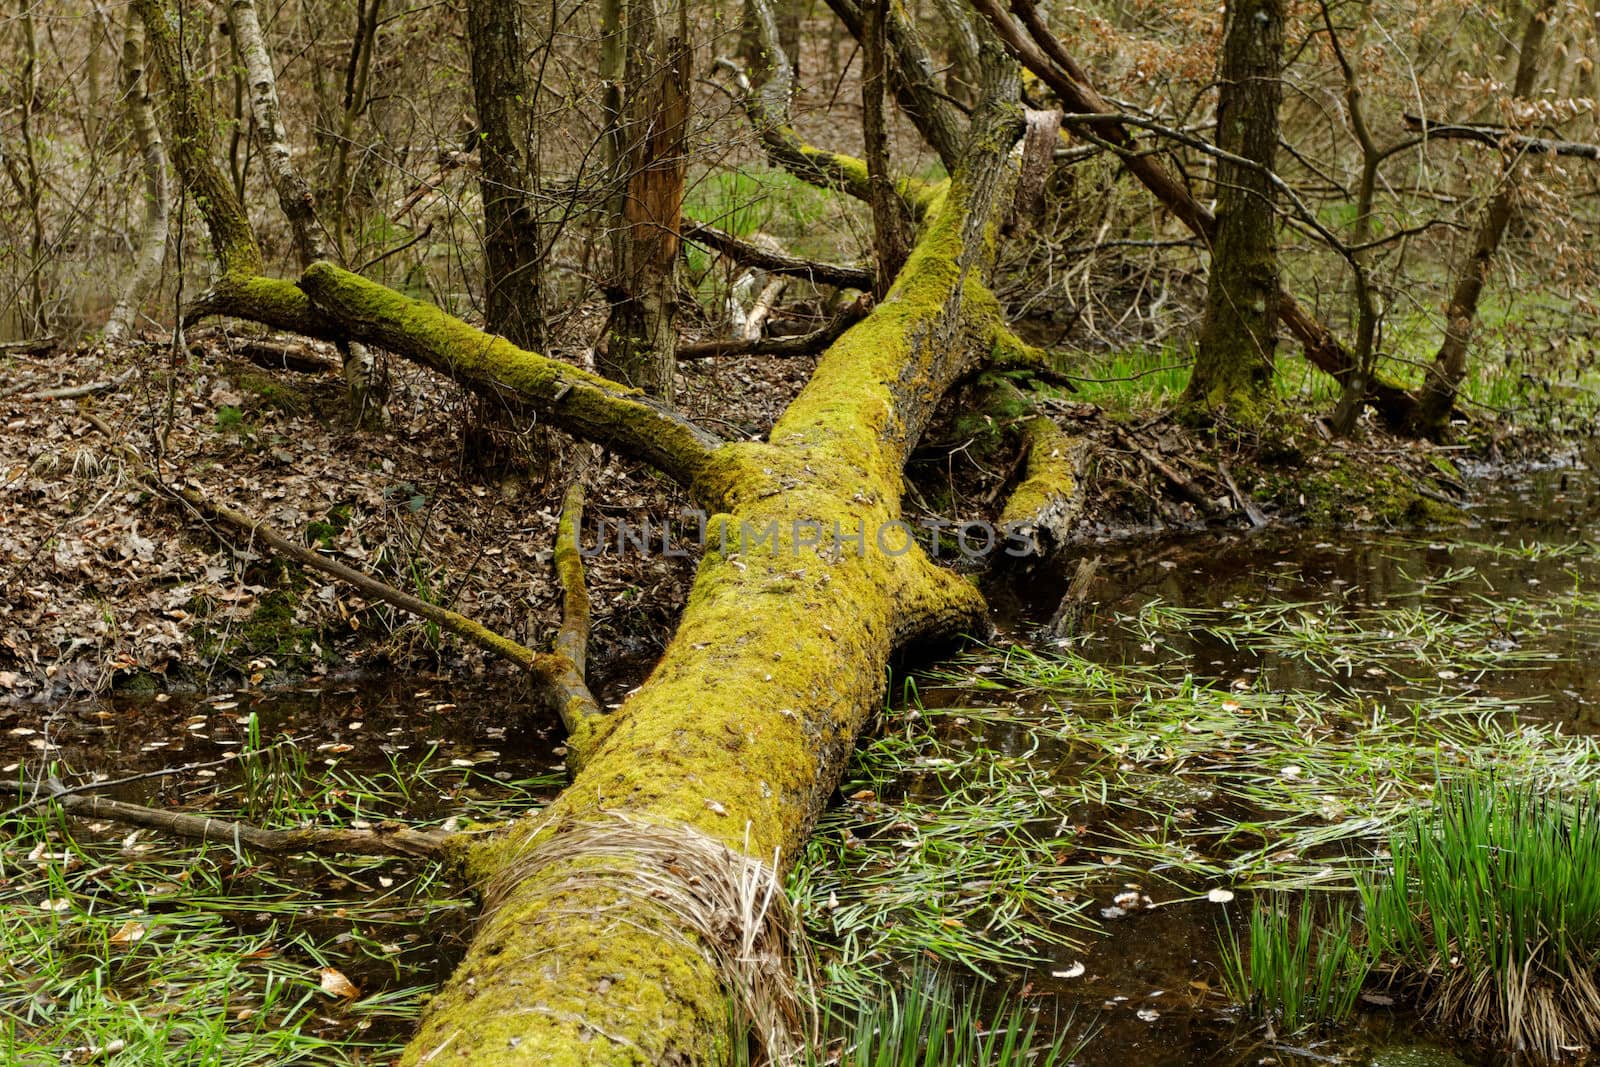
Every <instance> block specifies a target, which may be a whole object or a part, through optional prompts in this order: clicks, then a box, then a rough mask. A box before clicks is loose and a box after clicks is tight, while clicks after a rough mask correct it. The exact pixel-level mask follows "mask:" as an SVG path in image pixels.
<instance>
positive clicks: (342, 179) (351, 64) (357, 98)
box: [332, 0, 383, 259]
mask: <svg viewBox="0 0 1600 1067" xmlns="http://www.w3.org/2000/svg"><path fill="white" fill-rule="evenodd" d="M382 7H383V0H356V25H355V33H354V35H353V36H352V37H351V41H350V57H349V59H348V60H347V61H346V63H345V71H344V95H343V97H342V98H341V107H340V109H339V135H338V137H337V138H336V139H335V141H334V145H333V180H332V187H333V226H334V245H335V246H336V247H337V249H338V251H339V257H340V259H344V258H345V257H346V256H348V255H349V254H350V248H349V231H350V193H351V184H352V178H351V175H350V152H351V149H352V148H354V147H355V135H356V119H357V118H359V117H360V115H361V112H362V111H364V110H365V109H366V106H367V82H368V79H369V77H370V76H371V73H372V53H373V51H374V50H375V49H376V48H377V37H378V15H379V13H380V11H381V10H382Z"/></svg>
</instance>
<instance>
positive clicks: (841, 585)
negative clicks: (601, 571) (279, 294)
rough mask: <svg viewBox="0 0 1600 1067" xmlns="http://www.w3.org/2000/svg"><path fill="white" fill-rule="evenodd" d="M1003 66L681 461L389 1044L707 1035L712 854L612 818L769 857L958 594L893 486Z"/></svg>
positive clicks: (929, 391)
mask: <svg viewBox="0 0 1600 1067" xmlns="http://www.w3.org/2000/svg"><path fill="white" fill-rule="evenodd" d="M1004 80H1005V81H1007V82H1009V83H1010V84H1008V85H1005V86H1004V87H1005V88H1007V89H1009V90H1010V91H1009V92H1007V93H1004V94H1001V98H1000V101H998V102H997V101H993V100H991V102H990V103H988V104H986V105H985V106H984V107H983V108H981V109H980V112H979V115H978V118H977V120H976V121H975V123H974V129H973V133H972V135H971V136H970V138H969V142H968V154H967V157H966V161H965V163H964V165H963V166H962V167H961V169H960V170H959V171H958V172H957V174H956V176H955V177H954V178H953V179H952V180H951V181H950V182H949V183H948V184H947V185H946V186H945V187H944V188H943V189H942V190H941V191H940V193H939V195H938V196H937V198H936V201H935V202H934V203H933V204H932V205H931V206H930V209H929V212H928V216H927V221H926V223H925V226H924V229H923V232H922V235H921V238H920V240H919V241H918V242H917V244H916V246H915V247H914V249H913V251H912V253H911V256H910V259H909V260H908V262H907V265H906V268H905V270H904V272H903V273H902V274H901V276H900V278H899V280H898V281H897V283H896V284H895V286H894V288H893V289H892V290H891V291H890V292H889V294H888V295H887V297H886V298H885V300H884V301H883V302H882V303H881V304H880V305H879V306H878V307H877V308H876V309H875V310H874V311H873V313H872V314H871V315H870V316H868V317H867V319H866V320H864V321H863V322H861V323H860V324H859V325H857V326H856V327H855V328H854V329H852V330H850V331H849V332H848V333H846V334H845V335H844V337H842V338H841V339H840V340H839V341H838V342H837V343H835V344H834V345H833V346H832V347H831V348H830V349H829V350H828V351H827V352H826V353H825V354H824V356H823V357H822V359H821V361H820V363H819V365H818V367H817V370H816V373H815V375H814V376H813V378H812V379H811V381H810V382H809V383H808V385H807V386H806V388H805V389H804V390H803V391H802V392H801V394H800V395H799V397H798V398H797V399H796V400H795V401H794V403H793V404H792V405H791V406H790V407H789V409H788V410H787V411H786V412H785V413H784V415H783V416H782V418H781V419H780V420H779V421H778V423H777V425H776V426H775V427H774V429H773V431H772V434H771V437H770V441H768V442H746V443H734V444H727V445H724V446H722V447H721V448H719V449H718V450H717V451H716V452H715V454H714V455H713V456H712V458H711V460H710V462H709V463H707V464H706V465H705V467H704V468H703V470H702V471H701V474H700V476H699V477H698V478H697V479H696V481H695V483H694V492H695V495H696V496H697V497H698V498H699V499H700V500H701V501H702V502H703V503H704V504H705V505H706V506H707V508H708V510H713V511H715V512H716V515H715V517H714V518H713V519H712V520H711V522H710V523H709V528H708V531H707V540H708V545H707V549H706V552H705V556H704V559H703V561H702V563H701V565H700V569H699V573H698V575H697V578H696V581H695V585H694V589H693V591H692V593H691V594H690V598H689V602H688V605H687V607H686V608H685V611H684V615H683V619H682V622H681V624H680V626H679V629H678V631H677V633H676V634H675V635H674V637H673V639H672V642H671V644H670V645H669V647H668V649H667V651H666V654H665V655H664V657H663V658H662V660H661V662H660V663H659V664H658V665H657V667H656V668H655V670H654V671H653V672H652V673H651V675H650V677H649V678H648V679H647V680H646V682H645V683H644V685H642V686H641V687H640V688H639V690H638V691H637V692H636V693H635V694H634V695H633V696H632V697H631V698H630V699H629V700H628V701H627V702H626V703H625V704H624V705H623V707H622V708H621V709H619V710H618V711H617V712H615V713H613V715H612V716H611V717H610V718H609V719H608V720H607V722H606V725H605V727H604V728H602V730H600V731H597V732H596V733H595V734H594V735H593V737H592V738H591V739H590V747H589V748H588V749H587V750H586V751H585V752H584V753H583V760H582V770H581V771H580V772H579V773H578V775H577V776H576V777H575V779H574V781H573V783H572V785H571V786H570V787H569V788H568V789H567V790H566V791H565V792H564V793H562V795H561V796H560V797H559V798H558V799H557V800H556V801H555V802H554V803H553V804H552V805H551V806H550V807H549V808H547V809H546V810H545V811H544V812H542V813H541V814H539V815H538V816H536V817H531V818H529V819H527V820H525V821H523V822H522V823H520V824H518V825H516V826H515V827H514V828H513V829H512V830H511V831H510V832H509V833H508V835H506V836H505V837H503V838H501V839H499V840H496V841H495V842H493V843H491V844H486V845H484V846H482V847H480V848H479V849H477V851H476V854H475V855H474V857H473V861H472V865H471V870H472V873H473V874H474V875H475V876H476V877H477V878H479V879H480V880H482V882H483V883H484V884H485V885H487V886H488V887H489V890H490V892H489V894H488V898H489V901H490V903H489V906H488V907H487V908H486V914H485V916H484V918H483V921H482V925H481V928H480V930H479V933H478V935H477V937H475V939H474V941H473V944H472V947H471V949H470V950H469V952H468V954H467V958H466V960H465V961H464V962H463V964H462V966H461V968H460V969H459V970H458V971H457V973H456V975H455V976H454V977H453V978H452V979H451V981H450V982H449V984H448V985H447V986H446V987H445V989H444V990H443V991H442V992H441V993H440V995H439V996H438V998H437V999H436V1000H435V1001H434V1003H433V1005H432V1007H431V1008H430V1010H429V1012H428V1014H427V1017H426V1019H425V1021H424V1023H423V1026H422V1029H421V1031H420V1033H419V1034H418V1036H417V1037H416V1039H415V1040H414V1042H413V1043H412V1045H411V1046H410V1048H409V1050H408V1052H407V1055H406V1057H405V1059H404V1062H406V1063H413V1064H421V1063H450V1064H454V1063H475V1064H503V1063H523V1062H525V1063H538V1064H549V1065H555V1067H561V1065H572V1067H576V1065H580V1064H582V1065H591V1064H609V1063H628V1064H632V1063H653V1064H699V1063H711V1062H716V1061H717V1060H718V1059H719V1057H721V1056H723V1055H725V1052H726V1049H725V1043H721V1039H720V1038H719V1035H722V1034H725V1033H726V1024H727V1007H726V1000H725V993H724V979H723V976H722V975H721V974H720V973H719V969H718V967H717V966H716V965H715V964H714V962H713V961H714V960H716V959H719V958H722V957H724V956H726V954H727V953H726V951H725V948H726V946H724V950H723V951H719V949H718V946H717V945H716V944H711V943H708V942H712V941H715V940H716V939H717V938H718V937H720V936H723V935H726V936H729V937H733V938H734V939H735V940H737V938H738V937H739V932H740V930H741V929H742V928H743V923H742V921H741V920H740V917H738V916H736V915H727V916H724V917H723V919H724V920H725V921H723V922H722V924H721V926H720V927H719V926H718V925H717V924H716V923H712V924H710V925H708V924H707V923H706V922H704V921H695V920H694V919H693V917H691V916H689V915H687V914H686V909H685V906H684V905H683V904H682V901H683V900H686V899H693V900H704V899H723V898H724V897H725V896H726V894H721V895H719V894H717V893H714V892H711V889H713V888H715V887H714V886H711V885H709V883H711V882H714V881H715V880H716V879H717V878H718V877H719V875H717V874H716V873H715V872H711V871H707V870H705V869H703V865H702V866H700V868H699V869H697V865H695V864H693V863H690V862H687V861H686V862H683V863H680V864H678V865H676V866H675V865H674V864H673V863H671V862H669V861H664V860H662V859H661V858H660V856H659V853H658V851H651V850H647V849H643V848H641V849H639V850H629V849H627V848H622V847H616V846H615V842H616V841H617V840H618V839H619V838H620V839H623V840H626V838H627V835H628V834H629V833H630V832H632V831H631V829H630V828H632V827H641V826H642V827H647V828H650V830H649V832H650V833H654V834H657V835H659V834H661V833H670V834H676V835H679V838H680V839H681V841H682V842H683V848H684V850H685V851H686V853H689V852H692V851H693V850H695V849H699V848H700V847H701V845H702V844H703V843H705V842H711V843H713V845H715V846H716V847H725V848H727V849H728V850H731V851H732V852H734V853H737V854H739V855H741V856H747V857H750V858H752V860H760V861H764V863H763V864H762V869H763V870H764V871H766V872H767V873H766V875H765V877H768V878H770V877H772V876H773V875H774V874H775V873H776V872H778V871H781V870H782V869H783V868H784V867H785V866H786V865H787V864H788V863H789V862H790V861H791V860H792V858H793V857H794V856H795V855H797V854H798V852H799V850H800V847H801V844H802V843H803V841H804V840H805V837H806V835H807V833H808V832H809V831H810V829H811V827H812V825H813V824H814V822H815V820H816V818H817V816H818V814H819V812H820V811H821V809H822V807H823V805H824V803H825V802H826V800H827V798H828V796H829V795H830V794H831V793H832V791H833V790H834V788H835V787H836V785H837V782H838V778H839V775H840V773H841V771H842V769H843V767H844V763H845V760H846V758H847V756H848V754H849V752H850V750H851V747H852V745H853V743H854V741H855V737H856V735H857V733H858V732H859V731H860V730H861V728H862V727H863V725H864V724H865V722H866V721H867V718H868V716H869V715H870V714H871V713H872V710H873V709H874V708H875V707H877V706H878V704H879V702H880V700H881V699H882V694H883V687H884V672H885V666H886V663H887V661H888V657H889V655H890V652H891V650H892V649H893V648H895V647H896V646H897V645H900V644H903V643H905V642H907V641H909V640H912V639H913V638H915V637H917V636H919V635H928V634H932V633H952V632H959V631H960V630H961V629H963V628H966V627H970V626H971V625H973V624H975V623H976V622H977V621H978V620H979V619H980V618H981V617H982V611H983V604H982V600H981V598H980V597H979V596H978V594H977V593H976V591H975V590H974V589H973V588H972V586H971V585H969V584H968V583H967V582H966V581H964V580H962V579H960V578H958V577H956V576H954V575H953V574H951V573H950V572H947V571H944V570H941V569H940V568H938V567H937V566H935V565H934V564H933V563H932V562H931V561H930V560H929V559H928V557H927V556H926V555H925V554H924V553H923V552H922V551H921V550H920V548H918V547H915V546H914V545H910V544H909V543H908V537H909V533H910V531H909V529H908V528H906V527H905V526H904V525H902V524H901V523H900V497H901V491H902V479H903V473H902V471H903V465H904V463H905V460H906V458H907V456H908V455H909V453H910V450H911V448H912V446H913V445H914V444H915V442H916V441H917V439H918V438H919V436H920V435H921V433H922V431H923V429H924V428H925V426H926V425H927V423H928V420H929V418H930V416H931V414H932V412H933V409H934V406H935V405H936V404H937V403H938V402H939V400H940V398H941V397H942V396H943V395H944V393H945V392H946V390H947V389H948V388H949V387H950V385H951V384H952V383H953V382H954V381H956V380H957V379H958V378H959V377H960V376H961V375H963V374H965V373H967V372H968V371H969V370H970V369H971V368H972V367H973V366H975V365H976V363H977V362H978V361H979V360H981V359H983V358H984V357H985V356H986V355H987V353H988V352H989V351H990V348H991V346H992V344H993V335H994V332H995V330H996V329H997V328H998V327H999V322H998V320H997V318H996V315H995V303H994V300H993V298H992V296H990V295H989V294H988V293H987V291H986V290H985V289H984V288H983V283H982V279H983V278H984V276H985V274H986V272H987V270H988V269H989V268H990V266H991V265H992V262H993V248H992V242H993V236H992V235H993V233H994V230H995V227H994V225H993V223H994V221H995V218H996V213H997V210H998V211H1003V210H1004V209H1005V207H1006V201H1007V197H1008V191H1009V187H1010V167H1009V165H1008V163H1007V159H1008V156H1009V153H1010V148H1011V146H1012V144H1014V142H1015V140H1016V137H1017V135H1018V134H1019V133H1020V130H1021V123H1020V113H1019V112H1018V111H1017V110H1016V109H1015V107H1014V105H1013V104H1012V103H1011V101H1012V100H1014V93H1015V83H1014V78H1009V77H1008V78H1006V79H1004ZM312 291H313V294H314V295H316V296H317V298H318V299H319V300H320V295H319V291H318V289H317V288H316V287H312ZM858 538H859V540H858ZM621 813H625V816H626V817H625V818H624V817H623V816H622V814H621ZM607 827H609V828H610V830H609V831H608V830H607V829H606V828H607ZM600 841H606V842H611V844H610V845H608V846H607V847H604V848H602V847H600V845H599V844H597V843H596V842H600ZM725 888H726V887H725ZM674 901H677V902H678V903H673V902H674ZM702 918H703V917H702ZM718 930H721V931H722V932H721V933H717V932H716V931H718Z"/></svg>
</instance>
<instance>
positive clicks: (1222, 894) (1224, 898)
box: [1206, 889, 1233, 904]
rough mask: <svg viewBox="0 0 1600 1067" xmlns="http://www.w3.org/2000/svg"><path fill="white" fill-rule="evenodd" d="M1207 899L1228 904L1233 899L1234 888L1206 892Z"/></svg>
mask: <svg viewBox="0 0 1600 1067" xmlns="http://www.w3.org/2000/svg"><path fill="white" fill-rule="evenodd" d="M1206 899H1207V900H1209V901H1211V903H1213V904H1226V903H1228V902H1229V901H1230V900H1232V899H1233V890H1231V889H1213V890H1211V892H1209V893H1207V894H1206Z"/></svg>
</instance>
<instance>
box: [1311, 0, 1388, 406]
mask: <svg viewBox="0 0 1600 1067" xmlns="http://www.w3.org/2000/svg"><path fill="white" fill-rule="evenodd" d="M1321 8H1322V22H1323V25H1324V26H1325V27H1326V28H1327V31H1328V41H1329V43H1330V44H1331V45H1332V46H1333V53H1334V57H1335V58H1336V59H1337V60H1338V63H1339V70H1340V72H1341V74H1342V75H1343V77H1344V99H1345V110H1346V111H1347V112H1348V113H1349V117H1350V130H1351V132H1352V133H1354V134H1355V138H1356V144H1357V145H1358V146H1360V148H1361V180H1360V185H1359V186H1358V187H1357V190H1356V217H1355V222H1354V223H1353V224H1352V227H1351V235H1350V237H1351V244H1352V245H1353V246H1354V247H1356V248H1358V249H1359V248H1360V247H1361V246H1364V245H1365V244H1366V243H1367V242H1368V241H1369V240H1370V239H1371V237H1372V203H1373V198H1374V196H1375V195H1376V194H1377V188H1378V168H1379V167H1380V166H1381V165H1382V164H1383V161H1384V159H1386V158H1387V157H1388V155H1389V153H1387V152H1385V151H1384V150H1383V149H1382V148H1380V147H1379V146H1378V143H1377V141H1376V140H1374V138H1373V136H1372V129H1371V127H1369V126H1368V125H1367V113H1366V107H1365V105H1364V103H1363V95H1362V92H1361V81H1360V78H1359V77H1358V75H1357V74H1356V70H1355V67H1354V65H1353V64H1352V63H1351V62H1350V60H1349V57H1348V56H1346V55H1345V50H1344V46H1343V44H1341V43H1340V41H1339V33H1338V31H1337V30H1336V29H1334V25H1333V15H1332V13H1331V12H1330V11H1329V10H1328V4H1327V2H1326V0H1322V2H1321ZM1369 260H1370V254H1369V253H1367V252H1362V251H1354V252H1352V253H1351V255H1350V266H1351V267H1352V269H1353V270H1354V271H1355V295H1356V344H1355V348H1354V350H1353V351H1352V352H1351V353H1350V376H1349V377H1348V378H1347V379H1345V382H1344V387H1343V388H1342V389H1341V390H1340V393H1339V403H1338V404H1337V405H1335V407H1334V411H1333V419H1332V422H1333V429H1334V432H1335V433H1337V434H1339V435H1340V436H1348V435H1349V434H1350V433H1351V432H1352V431H1354V429H1355V426H1356V420H1357V418H1358V417H1359V416H1360V415H1361V408H1362V406H1363V405H1364V404H1365V402H1366V396H1367V390H1368V388H1369V387H1370V385H1371V382H1372V378H1373V375H1374V373H1375V371H1376V369H1377V360H1378V352H1377V335H1378V303H1377V294H1376V293H1375V292H1374V291H1373V286H1372V278H1371V276H1370V275H1369V274H1368V271H1367V268H1368V262H1369Z"/></svg>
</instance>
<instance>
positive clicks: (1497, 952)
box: [1361, 777, 1600, 1059]
mask: <svg viewBox="0 0 1600 1067" xmlns="http://www.w3.org/2000/svg"><path fill="white" fill-rule="evenodd" d="M1390 853H1391V856H1392V860H1391V862H1392V866H1391V869H1390V870H1389V872H1388V873H1387V875H1386V876H1382V877H1377V878H1370V879H1366V880H1364V881H1363V882H1362V883H1361V894H1362V897H1363V900H1364V902H1365V908H1366V922H1367V929H1368V935H1369V938H1370V940H1371V943H1372V947H1373V949H1374V951H1375V952H1377V953H1380V954H1382V955H1383V956H1386V957H1389V958H1391V959H1392V960H1393V961H1394V966H1395V969H1396V971H1397V974H1398V975H1399V976H1400V977H1401V978H1402V979H1404V980H1406V981H1409V982H1410V983H1412V984H1413V985H1415V986H1416V987H1418V988H1419V990H1420V991H1421V992H1422V994H1423V996H1424V999H1425V1004H1426V1005H1427V1009H1428V1010H1429V1011H1430V1012H1431V1013H1432V1014H1434V1015H1435V1016H1437V1017H1438V1018H1440V1019H1441V1020H1443V1021H1446V1022H1449V1023H1451V1024H1455V1025H1460V1026H1464V1027H1467V1028H1469V1029H1471V1030H1473V1031H1476V1032H1479V1033H1482V1034H1485V1035H1487V1036H1489V1037H1490V1038H1492V1039H1494V1040H1497V1041H1501V1042H1504V1043H1505V1044H1506V1045H1508V1046H1509V1047H1511V1048H1513V1049H1517V1050H1524V1051H1530V1052H1533V1053H1535V1054H1537V1055H1539V1056H1542V1057H1544V1058H1547V1059H1557V1058H1559V1057H1560V1056H1561V1055H1562V1054H1563V1052H1564V1051H1566V1050H1569V1049H1572V1048H1575V1047H1580V1046H1588V1045H1592V1044H1594V1043H1596V1042H1597V1041H1600V985H1597V982H1596V968H1597V967H1600V796H1597V794H1596V793H1595V792H1594V791H1593V790H1592V789H1586V790H1583V791H1581V792H1580V793H1578V794H1577V796H1576V797H1575V798H1574V799H1571V800H1564V799H1562V798H1560V797H1558V796H1555V795H1552V794H1551V793H1549V792H1545V791H1541V790H1540V789H1538V788H1536V787H1534V786H1532V785H1527V784H1521V785H1519V784H1510V783H1507V782H1504V781H1500V780H1496V779H1493V778H1476V777H1469V778H1464V779H1457V780H1453V781H1449V782H1446V783H1443V784H1441V785H1440V786H1439V788H1438V790H1437V793H1436V796H1435V800H1434V804H1433V807H1432V810H1431V811H1427V812H1419V813H1416V814H1414V815H1413V816H1412V817H1411V819H1410V820H1409V821H1408V822H1407V823H1406V825H1405V826H1404V827H1403V828H1402V829H1400V830H1399V831H1397V832H1396V833H1395V835H1394V837H1393V840H1392V841H1391V844H1390Z"/></svg>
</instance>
